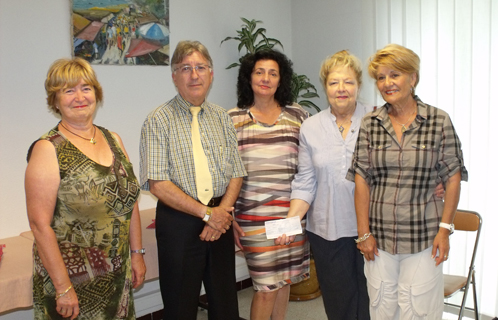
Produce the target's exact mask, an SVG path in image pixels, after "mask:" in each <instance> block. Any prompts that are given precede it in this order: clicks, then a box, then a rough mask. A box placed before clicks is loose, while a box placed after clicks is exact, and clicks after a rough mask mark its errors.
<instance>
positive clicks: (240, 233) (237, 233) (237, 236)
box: [232, 220, 246, 251]
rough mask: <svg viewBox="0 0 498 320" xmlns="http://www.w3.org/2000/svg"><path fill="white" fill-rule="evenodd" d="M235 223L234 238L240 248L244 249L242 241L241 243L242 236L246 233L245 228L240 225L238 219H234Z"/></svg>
mask: <svg viewBox="0 0 498 320" xmlns="http://www.w3.org/2000/svg"><path fill="white" fill-rule="evenodd" d="M232 225H233V240H234V242H235V245H236V246H237V247H239V249H240V250H242V251H244V247H243V246H242V243H240V237H244V236H245V235H246V234H245V233H244V230H242V228H241V227H240V226H239V224H238V223H237V221H235V220H233V221H232Z"/></svg>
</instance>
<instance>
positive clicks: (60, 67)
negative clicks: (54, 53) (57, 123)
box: [45, 58, 104, 114]
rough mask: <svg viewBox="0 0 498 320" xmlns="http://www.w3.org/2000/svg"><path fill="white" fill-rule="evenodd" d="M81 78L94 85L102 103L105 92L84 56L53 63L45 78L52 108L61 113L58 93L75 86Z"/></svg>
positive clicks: (99, 101)
mask: <svg viewBox="0 0 498 320" xmlns="http://www.w3.org/2000/svg"><path fill="white" fill-rule="evenodd" d="M81 80H83V81H84V82H85V83H86V84H89V85H91V86H92V87H93V89H94V90H95V99H96V101H97V104H100V103H101V102H102V100H103V98H104V93H103V91H102V87H101V86H100V83H99V81H98V80H97V75H96V74H95V71H93V69H92V67H91V66H90V63H88V62H87V61H86V60H84V59H82V58H73V59H59V60H56V61H55V62H54V63H52V65H51V66H50V68H49V69H48V72H47V79H46V80H45V91H46V92H47V103H48V107H49V108H50V110H52V111H53V112H55V113H58V114H60V111H59V109H58V108H57V103H58V101H57V99H58V97H57V93H59V92H60V91H61V90H62V89H65V88H72V87H75V86H76V85H77V84H78V83H79V82H80V81H81Z"/></svg>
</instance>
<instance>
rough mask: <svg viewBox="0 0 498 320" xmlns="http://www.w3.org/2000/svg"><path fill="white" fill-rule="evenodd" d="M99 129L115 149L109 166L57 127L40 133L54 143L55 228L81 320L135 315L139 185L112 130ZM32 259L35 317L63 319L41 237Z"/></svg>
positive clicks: (127, 317) (99, 319) (44, 138)
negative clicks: (133, 236) (133, 237)
mask: <svg viewBox="0 0 498 320" xmlns="http://www.w3.org/2000/svg"><path fill="white" fill-rule="evenodd" d="M97 128H98V129H99V130H100V131H101V132H102V133H103V134H104V136H105V137H106V140H107V143H108V144H109V146H110V148H111V150H112V152H113V154H114V162H113V164H112V165H111V166H109V167H106V166H102V165H100V164H98V163H96V162H95V161H93V160H91V159H89V158H88V157H87V156H86V155H84V154H83V153H82V152H81V151H80V150H78V149H77V148H76V147H75V146H74V145H73V144H72V143H71V142H70V141H69V140H68V139H67V138H65V137H64V135H63V134H62V133H60V132H59V131H58V130H57V127H55V128H54V129H52V130H51V131H49V132H48V133H47V134H45V135H43V136H42V137H41V138H40V140H48V141H50V142H52V144H53V145H54V147H55V150H56V153H57V159H58V162H59V172H60V178H61V182H60V186H59V191H58V194H57V203H56V207H55V211H54V216H53V220H52V223H51V227H52V228H53V230H54V232H55V235H56V237H57V242H58V244H59V249H60V252H61V255H62V258H63V260H64V263H65V265H66V268H67V272H68V274H69V278H70V280H71V283H72V284H73V287H74V289H75V291H76V294H77V296H78V301H79V308H80V315H79V316H78V319H92V320H101V319H102V320H104V319H135V308H134V303H133V293H132V279H131V262H130V247H129V233H130V221H131V215H132V211H133V206H134V204H135V201H136V200H137V199H138V195H139V193H140V188H139V185H138V182H137V179H136V178H135V175H134V173H133V167H132V165H131V163H130V162H129V161H128V160H127V159H126V156H125V155H124V153H123V151H122V150H121V148H120V147H119V145H118V143H117V142H116V140H115V139H114V137H113V136H112V134H111V133H110V132H109V131H108V130H106V129H105V128H102V127H97ZM30 153H31V149H30V152H29V153H28V159H29V155H30ZM33 258H34V270H33V306H34V314H35V319H36V320H41V319H62V318H61V316H60V315H59V314H58V313H57V311H56V310H55V308H56V302H55V294H56V292H55V288H54V285H53V283H52V280H51V279H50V276H49V275H48V273H47V270H46V269H45V268H44V266H43V264H42V261H41V259H40V256H39V254H38V249H37V245H36V242H35V243H34V245H33Z"/></svg>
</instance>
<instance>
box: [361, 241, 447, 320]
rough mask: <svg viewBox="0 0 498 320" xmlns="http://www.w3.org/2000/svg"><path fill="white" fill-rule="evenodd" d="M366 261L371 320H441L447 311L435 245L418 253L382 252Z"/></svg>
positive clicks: (441, 268)
mask: <svg viewBox="0 0 498 320" xmlns="http://www.w3.org/2000/svg"><path fill="white" fill-rule="evenodd" d="M379 254H380V256H378V257H377V256H376V257H375V260H374V261H366V260H365V276H366V278H367V287H368V296H369V298H370V318H371V319H372V320H397V319H401V320H419V319H427V320H441V318H442V316H443V308H444V300H443V298H444V282H443V265H442V264H440V265H439V266H437V267H436V262H435V260H434V259H432V258H431V254H432V246H431V247H430V248H428V249H426V250H424V251H422V252H419V253H416V254H396V255H392V254H389V253H387V252H385V251H381V250H379Z"/></svg>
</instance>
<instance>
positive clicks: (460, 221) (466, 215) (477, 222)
mask: <svg viewBox="0 0 498 320" xmlns="http://www.w3.org/2000/svg"><path fill="white" fill-rule="evenodd" d="M481 223H482V218H481V216H480V215H479V213H477V212H475V211H466V210H457V213H456V215H455V219H454V220H453V224H454V225H455V230H461V231H480V228H481Z"/></svg>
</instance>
